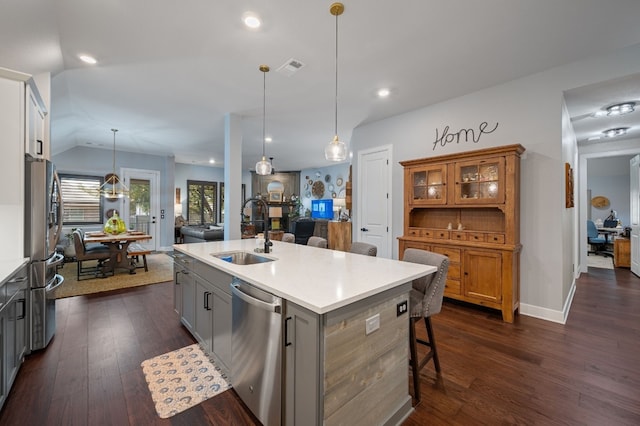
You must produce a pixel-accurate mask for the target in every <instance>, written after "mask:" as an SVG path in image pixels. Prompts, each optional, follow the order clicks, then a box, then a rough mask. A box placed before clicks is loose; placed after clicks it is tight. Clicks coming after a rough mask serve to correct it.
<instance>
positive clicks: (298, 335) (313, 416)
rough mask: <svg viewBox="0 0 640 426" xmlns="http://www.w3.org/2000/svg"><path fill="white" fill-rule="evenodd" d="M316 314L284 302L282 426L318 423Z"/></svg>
mask: <svg viewBox="0 0 640 426" xmlns="http://www.w3.org/2000/svg"><path fill="white" fill-rule="evenodd" d="M319 326H320V325H319V318H318V315H316V314H314V313H312V312H310V311H307V310H306V309H304V308H302V307H299V306H297V305H295V304H293V303H290V302H287V305H286V316H285V334H284V345H285V347H284V349H285V378H284V380H285V413H284V424H285V425H305V424H321V423H322V422H321V415H322V413H319V412H318V408H317V407H318V401H319V398H320V396H319V395H320V384H321V382H320V352H321V351H320V329H319Z"/></svg>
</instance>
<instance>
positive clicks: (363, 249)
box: [349, 241, 378, 256]
mask: <svg viewBox="0 0 640 426" xmlns="http://www.w3.org/2000/svg"><path fill="white" fill-rule="evenodd" d="M349 252H350V253H356V254H364V255H366V256H376V255H377V254H378V247H376V246H374V245H373V244H369V243H362V242H359V241H356V242H353V243H351V249H350V250H349Z"/></svg>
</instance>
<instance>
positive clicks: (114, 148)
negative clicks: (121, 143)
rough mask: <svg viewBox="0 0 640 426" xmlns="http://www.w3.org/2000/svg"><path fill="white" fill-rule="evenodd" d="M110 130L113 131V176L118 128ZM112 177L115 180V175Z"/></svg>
mask: <svg viewBox="0 0 640 426" xmlns="http://www.w3.org/2000/svg"><path fill="white" fill-rule="evenodd" d="M111 131H112V132H113V175H114V176H115V174H116V132H117V131H118V129H111ZM112 179H113V180H114V181H115V177H112ZM114 185H115V183H114Z"/></svg>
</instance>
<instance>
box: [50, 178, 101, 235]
mask: <svg viewBox="0 0 640 426" xmlns="http://www.w3.org/2000/svg"><path fill="white" fill-rule="evenodd" d="M102 182H103V180H102V177H96V176H79V175H65V174H60V190H61V192H62V201H63V202H64V214H63V223H64V224H65V225H88V224H97V223H100V224H101V223H103V219H102V197H101V196H100V193H99V190H100V186H101V185H102Z"/></svg>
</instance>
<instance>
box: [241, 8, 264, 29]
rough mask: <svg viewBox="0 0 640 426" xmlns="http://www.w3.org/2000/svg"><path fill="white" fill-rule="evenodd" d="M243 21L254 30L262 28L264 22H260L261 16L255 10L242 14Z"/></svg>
mask: <svg viewBox="0 0 640 426" xmlns="http://www.w3.org/2000/svg"><path fill="white" fill-rule="evenodd" d="M242 22H244V24H245V25H246V26H247V27H249V28H251V29H252V30H255V29H256V28H260V25H262V22H260V18H259V17H258V15H256V14H255V13H253V12H245V13H244V14H243V15H242Z"/></svg>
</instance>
